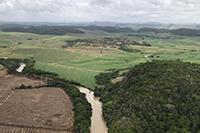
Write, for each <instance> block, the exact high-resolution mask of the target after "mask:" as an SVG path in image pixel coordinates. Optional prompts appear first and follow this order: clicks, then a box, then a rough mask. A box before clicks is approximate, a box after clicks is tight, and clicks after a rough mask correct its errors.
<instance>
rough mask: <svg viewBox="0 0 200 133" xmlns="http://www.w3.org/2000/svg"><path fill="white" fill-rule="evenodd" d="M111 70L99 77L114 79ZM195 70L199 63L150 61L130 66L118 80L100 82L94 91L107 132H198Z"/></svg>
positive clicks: (198, 83) (199, 94)
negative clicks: (98, 97)
mask: <svg viewBox="0 0 200 133" xmlns="http://www.w3.org/2000/svg"><path fill="white" fill-rule="evenodd" d="M113 72H114V74H111V73H105V74H101V75H100V77H101V76H102V77H103V76H104V77H107V79H108V80H109V78H110V80H111V79H112V78H113V79H114V78H115V77H116V75H117V74H116V72H117V71H113ZM199 73H200V65H199V64H191V63H187V62H180V61H153V62H151V63H150V62H148V63H142V64H139V65H136V66H135V67H133V68H131V69H130V70H129V72H128V73H126V75H125V77H124V79H123V81H121V82H118V83H116V84H112V83H111V82H107V84H106V82H104V84H105V87H104V89H103V88H101V90H100V89H97V88H96V95H100V97H101V101H102V102H103V103H104V106H103V114H104V118H105V120H106V122H107V124H108V128H109V132H110V133H114V132H123V133H124V132H136V133H172V132H178V133H189V132H192V133H197V132H200V126H199V125H200V121H199V115H200V111H199V106H200V102H199V101H200V89H199V88H200V75H199ZM97 77H98V78H97ZM97 77H96V80H97V81H98V82H100V81H99V80H101V78H100V77H99V76H97ZM102 82H103V81H102ZM102 82H101V83H102Z"/></svg>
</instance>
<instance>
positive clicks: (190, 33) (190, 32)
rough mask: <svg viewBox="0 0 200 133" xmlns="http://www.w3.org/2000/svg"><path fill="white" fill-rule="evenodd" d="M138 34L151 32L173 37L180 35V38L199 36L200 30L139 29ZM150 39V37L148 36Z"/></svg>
mask: <svg viewBox="0 0 200 133" xmlns="http://www.w3.org/2000/svg"><path fill="white" fill-rule="evenodd" d="M137 32H138V33H139V32H152V33H155V34H158V33H172V34H174V35H180V36H200V30H195V29H188V28H180V29H174V30H168V29H156V28H140V29H139V30H138V31H137ZM148 37H151V36H148Z"/></svg>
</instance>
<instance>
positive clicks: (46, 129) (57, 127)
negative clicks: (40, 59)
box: [0, 69, 73, 133]
mask: <svg viewBox="0 0 200 133" xmlns="http://www.w3.org/2000/svg"><path fill="white" fill-rule="evenodd" d="M21 84H24V85H26V86H28V85H31V86H37V85H41V84H45V82H44V81H42V80H38V79H37V80H36V79H30V78H28V77H26V76H22V75H17V74H16V75H11V74H7V71H6V69H4V70H2V71H0V112H1V113H0V131H3V132H5V133H6V132H7V131H9V133H12V132H13V133H15V132H23V133H29V132H30V133H32V132H33V133H54V132H59V133H68V132H69V131H70V130H71V129H72V128H73V112H72V103H71V101H70V99H69V97H68V96H67V95H66V94H65V92H64V91H63V90H62V89H60V88H39V89H17V90H12V88H15V87H19V86H20V85H21ZM8 96H9V98H8ZM5 99H6V101H5ZM2 101H5V102H3V103H1V102H2Z"/></svg>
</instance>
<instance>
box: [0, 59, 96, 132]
mask: <svg viewBox="0 0 200 133" xmlns="http://www.w3.org/2000/svg"><path fill="white" fill-rule="evenodd" d="M19 63H25V64H26V67H25V68H24V70H23V74H24V75H27V76H30V77H36V78H42V79H46V80H47V85H43V86H24V85H21V86H19V87H17V88H15V89H31V88H35V87H36V88H40V87H59V88H62V89H63V90H64V91H65V92H66V94H67V95H68V96H69V97H70V100H71V101H72V104H73V112H74V113H73V114H74V127H73V128H74V129H73V131H74V132H77V133H89V132H90V130H89V127H90V124H91V120H90V117H91V116H92V108H91V105H90V104H89V103H88V102H87V100H86V98H85V94H83V93H80V92H79V90H78V89H77V88H76V87H74V86H72V85H78V86H81V84H80V83H77V82H75V81H73V80H66V79H62V78H59V76H58V74H56V73H51V72H46V71H43V70H36V69H34V68H33V67H34V65H35V61H34V60H33V59H0V64H2V65H3V66H4V67H6V68H7V69H8V72H9V73H13V74H19V73H17V72H16V68H18V67H19V66H20V64H19Z"/></svg>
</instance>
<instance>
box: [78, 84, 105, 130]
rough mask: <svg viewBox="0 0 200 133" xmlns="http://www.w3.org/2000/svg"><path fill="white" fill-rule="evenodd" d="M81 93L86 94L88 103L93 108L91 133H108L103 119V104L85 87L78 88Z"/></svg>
mask: <svg viewBox="0 0 200 133" xmlns="http://www.w3.org/2000/svg"><path fill="white" fill-rule="evenodd" d="M78 89H79V91H80V92H82V93H85V94H86V99H87V101H88V102H89V103H90V104H91V106H92V117H91V127H90V132H91V133H107V132H108V131H107V127H106V122H105V121H104V120H103V117H102V108H101V107H102V103H101V102H100V101H99V98H96V97H94V92H93V91H90V90H88V89H87V88H84V87H78Z"/></svg>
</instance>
